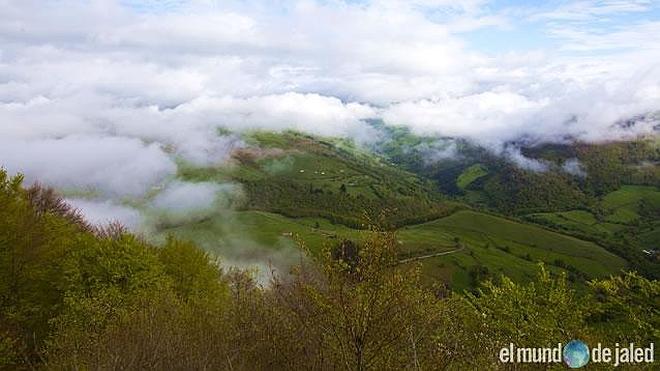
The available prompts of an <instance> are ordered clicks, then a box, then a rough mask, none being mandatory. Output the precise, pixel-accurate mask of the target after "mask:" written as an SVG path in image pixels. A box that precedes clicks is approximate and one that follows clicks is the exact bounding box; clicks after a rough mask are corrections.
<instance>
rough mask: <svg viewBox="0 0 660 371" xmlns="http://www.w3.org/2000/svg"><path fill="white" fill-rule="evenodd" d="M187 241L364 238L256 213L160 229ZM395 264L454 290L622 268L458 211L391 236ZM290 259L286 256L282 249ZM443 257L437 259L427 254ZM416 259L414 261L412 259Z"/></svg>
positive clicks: (284, 245)
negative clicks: (541, 266)
mask: <svg viewBox="0 0 660 371" xmlns="http://www.w3.org/2000/svg"><path fill="white" fill-rule="evenodd" d="M162 233H163V235H166V234H169V233H172V234H174V235H176V236H177V237H179V238H183V239H187V240H192V241H194V242H196V243H197V244H198V245H199V246H202V247H204V248H205V249H206V250H208V251H211V252H213V253H215V254H218V255H223V254H224V255H226V254H227V252H228V251H229V250H227V249H231V248H232V247H233V246H235V245H241V246H244V247H245V251H249V247H251V246H255V247H266V248H272V249H277V250H285V249H292V248H295V247H296V243H297V242H298V241H302V242H303V243H304V244H305V246H306V247H307V248H309V250H310V251H312V253H316V252H318V251H320V250H321V248H323V247H324V246H326V247H332V246H335V245H337V244H338V243H339V242H340V241H342V240H344V239H349V240H353V241H357V242H360V241H362V240H363V239H364V237H365V236H367V235H368V233H366V232H364V231H359V230H355V229H351V228H348V227H345V226H343V225H336V224H332V223H330V222H328V221H327V220H324V219H321V218H297V219H292V218H287V217H284V216H282V215H278V214H272V213H267V212H260V211H244V212H237V213H235V214H234V215H233V216H230V217H228V216H226V215H225V216H218V217H217V218H212V219H208V220H205V221H202V222H199V223H195V224H188V225H185V226H180V227H176V228H171V229H166V230H163V231H162ZM397 251H398V256H399V260H401V261H405V260H406V259H412V260H414V261H415V262H419V263H421V264H422V267H423V271H424V273H425V276H426V278H427V282H429V283H433V282H438V281H439V282H444V283H446V284H448V285H449V286H450V287H452V288H454V289H456V290H462V289H466V288H470V287H474V286H475V285H476V284H477V283H478V281H480V280H483V279H486V278H489V277H493V278H494V277H496V276H498V275H500V274H506V275H507V276H510V277H512V278H514V279H516V280H519V281H527V280H529V279H532V278H533V277H535V275H536V273H537V271H538V263H539V262H544V263H546V264H547V265H548V266H549V267H550V269H551V270H553V271H556V272H559V271H562V270H563V271H567V272H568V274H569V277H570V278H571V279H572V280H576V281H579V282H581V281H584V280H585V279H591V278H597V277H604V276H607V275H609V274H616V273H618V272H620V271H621V270H622V269H624V268H625V267H626V262H625V261H624V260H623V259H622V258H620V257H618V256H616V255H614V254H612V253H610V252H608V251H606V250H604V249H603V248H602V247H600V246H597V245H596V244H594V243H591V242H586V241H582V240H579V239H576V238H573V237H568V236H565V235H561V234H559V233H555V232H551V231H547V230H545V229H542V228H539V227H536V226H532V225H526V224H522V223H518V222H514V221H511V220H508V219H504V218H500V217H496V216H491V215H488V214H483V213H479V212H475V211H459V212H457V213H455V214H452V215H451V216H448V217H445V218H441V219H438V220H434V221H432V222H428V223H424V224H419V225H413V226H407V227H403V228H401V229H399V230H397ZM289 253H290V251H289ZM438 253H447V254H446V255H442V256H436V257H434V256H429V255H434V254H438ZM419 257H421V258H422V259H419V260H417V259H414V258H419Z"/></svg>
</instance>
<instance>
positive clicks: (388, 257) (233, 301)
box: [0, 171, 660, 370]
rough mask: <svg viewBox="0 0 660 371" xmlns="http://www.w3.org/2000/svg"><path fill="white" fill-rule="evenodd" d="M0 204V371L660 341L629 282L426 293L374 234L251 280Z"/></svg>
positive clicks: (350, 359)
mask: <svg viewBox="0 0 660 371" xmlns="http://www.w3.org/2000/svg"><path fill="white" fill-rule="evenodd" d="M0 205H2V208H0V220H2V221H3V223H2V225H0V275H1V277H0V367H2V368H11V369H21V368H25V369H28V368H46V369H176V370H183V369H249V370H255V369H257V370H259V369H337V368H340V369H355V370H367V369H374V370H389V369H406V368H409V369H447V368H449V369H497V368H500V367H501V365H500V364H498V363H497V354H498V351H499V349H500V348H501V347H502V346H505V345H508V343H510V342H513V343H514V344H529V345H535V346H553V345H554V344H556V343H557V342H564V343H565V342H567V341H569V340H570V339H574V338H580V339H583V340H585V341H586V342H587V343H588V344H594V343H596V342H601V343H603V344H604V345H610V346H613V344H614V343H615V342H619V343H629V342H635V343H638V344H643V345H646V344H648V342H651V341H657V340H658V337H659V336H660V330H659V329H660V303H659V300H660V283H659V282H658V281H651V280H648V279H645V278H643V277H641V276H639V275H637V274H634V273H626V274H623V275H620V276H613V277H611V278H608V279H602V280H596V281H591V282H590V283H589V285H588V288H587V290H586V291H585V292H581V293H580V294H578V293H576V292H575V291H574V290H573V289H572V288H571V287H570V286H569V285H568V284H567V281H566V277H565V276H564V275H561V274H559V275H556V274H553V273H552V272H551V271H549V270H546V269H545V268H543V267H541V268H539V274H538V277H537V279H536V280H534V281H533V282H530V283H527V284H518V283H515V282H513V281H512V280H510V279H508V278H506V277H503V276H497V277H494V279H493V280H492V281H489V282H487V283H485V284H484V285H483V286H482V287H481V288H480V289H479V290H478V291H476V292H474V293H469V294H457V293H451V292H448V291H446V290H443V289H442V288H437V289H431V288H428V287H427V286H425V285H420V284H419V280H420V270H419V266H417V265H415V264H408V265H400V264H397V262H398V260H397V259H398V257H397V246H398V243H397V237H396V236H395V235H394V234H393V233H390V232H384V231H380V230H377V229H373V230H371V231H365V232H364V233H365V234H366V237H365V238H363V239H362V242H361V243H360V244H358V245H353V244H348V243H341V244H339V245H336V246H332V247H328V248H326V249H324V250H322V252H321V253H319V254H316V255H314V256H310V258H308V259H307V260H304V261H302V262H301V263H300V264H299V265H297V266H294V267H293V268H292V270H291V274H290V275H287V276H281V277H273V279H272V282H271V283H270V284H269V285H267V286H260V285H257V284H256V283H255V282H254V280H253V279H252V278H251V276H250V274H249V272H240V271H233V270H229V271H224V270H221V269H220V268H219V267H218V264H217V262H216V261H214V259H212V258H211V256H209V255H208V254H207V253H205V252H203V251H202V250H200V249H198V248H197V247H196V246H195V245H193V244H191V243H188V242H183V241H178V240H175V239H172V238H170V239H168V240H167V241H166V243H165V244H164V245H163V246H160V247H157V246H154V245H151V244H148V243H146V242H145V241H143V240H141V239H140V238H138V237H136V236H133V235H131V234H130V233H127V232H125V231H124V230H123V229H122V228H121V227H119V226H110V227H107V228H102V229H98V228H92V227H91V226H89V225H88V224H86V223H85V221H84V220H83V219H82V218H81V217H80V216H79V215H78V214H77V213H76V212H75V211H73V210H71V209H70V208H69V207H68V206H67V205H66V204H65V203H63V202H62V200H61V199H59V198H58V197H57V196H56V195H55V194H54V193H53V192H52V191H50V190H48V189H44V188H41V187H38V186H36V187H31V188H30V189H24V188H23V187H22V186H21V178H20V177H15V178H8V177H7V175H6V173H5V172H4V171H0ZM651 367H652V365H651V366H649V368H651Z"/></svg>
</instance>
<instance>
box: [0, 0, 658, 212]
mask: <svg viewBox="0 0 660 371" xmlns="http://www.w3.org/2000/svg"><path fill="white" fill-rule="evenodd" d="M658 35H660V1H654V0H600V1H597V0H580V1H575V0H562V1H556V0H550V1H522V0H510V1H505V0H493V1H488V0H466V1H451V0H408V1H403V0H372V1H369V0H351V1H349V0H344V1H341V0H300V1H297V0H271V1H265V0H263V1H254V0H241V1H238V0H237V1H234V0H225V1H211V0H199V1H182V0H163V1H156V0H140V1H138V0H75V1H74V0H39V1H36V0H20V1H19V0H14V1H11V0H0V166H3V167H5V168H7V169H8V170H9V171H10V172H12V173H16V172H22V173H24V174H25V176H26V179H27V180H28V182H32V181H36V180H39V181H41V182H44V183H46V184H48V185H53V186H55V187H56V188H58V189H60V190H63V191H65V192H66V193H67V194H74V195H75V198H74V202H78V205H81V207H83V209H86V210H87V211H88V215H90V216H93V217H94V218H95V220H96V219H98V220H105V219H107V218H106V214H108V215H125V216H126V220H127V223H128V224H132V225H135V224H137V223H139V222H138V221H136V220H138V218H136V214H135V212H134V210H133V209H131V208H130V207H128V206H126V205H127V203H129V202H127V201H126V200H136V199H144V198H146V197H148V196H149V195H151V194H154V192H156V193H157V191H158V190H163V191H162V192H166V191H167V190H168V189H170V188H168V187H179V188H180V187H183V188H184V189H185V187H188V186H191V185H187V184H178V183H174V182H175V180H174V176H175V173H176V167H177V165H176V164H177V161H179V160H184V161H187V162H189V163H193V164H195V165H199V166H224V165H223V164H227V162H228V159H229V157H230V153H231V151H232V150H233V149H235V148H238V147H241V146H244V145H245V143H242V142H241V140H240V138H238V137H236V136H228V137H227V136H224V137H220V136H218V135H217V132H218V128H219V127H222V128H228V129H230V130H232V131H234V132H239V133H240V132H242V131H245V130H250V129H255V128H260V129H269V130H283V129H296V130H301V131H307V132H311V133H314V134H319V135H332V136H343V137H350V138H353V139H355V140H356V142H358V143H361V142H365V141H366V142H368V141H369V140H370V139H371V138H373V133H372V132H370V129H369V128H368V127H367V125H365V124H364V120H365V119H381V120H383V121H384V122H385V123H387V124H391V125H404V126H408V127H409V128H411V129H412V130H413V131H414V132H416V133H419V134H423V135H436V136H454V137H465V138H468V139H471V140H474V141H476V142H479V143H482V144H484V145H487V146H489V148H493V150H494V151H498V148H499V150H500V151H502V153H505V154H506V153H518V152H515V150H514V151H513V152H512V151H511V150H510V149H506V150H504V149H503V148H504V143H507V142H508V141H511V140H515V139H517V138H519V137H521V136H525V137H526V138H533V139H534V140H537V141H561V140H566V138H576V139H580V140H585V141H603V140H612V139H622V138H627V137H632V136H636V135H640V134H645V133H651V132H653V130H654V126H656V125H657V124H658V123H657V119H653V118H649V117H652V116H648V115H647V114H649V113H650V112H656V111H658V110H660V36H658ZM644 115H647V116H644ZM656 117H657V116H656ZM630 118H637V119H636V123H635V125H633V126H632V127H628V128H624V127H621V126H616V125H613V124H615V123H616V122H618V121H620V120H626V119H630ZM204 187H205V188H204V192H202V194H211V195H213V194H216V193H215V192H216V191H213V187H210V186H208V185H205V186H204ZM172 192H174V191H172ZM173 194H175V195H178V194H180V193H177V192H174V193H173ZM211 197H212V196H211ZM156 198H157V197H156ZM194 201H195V202H199V200H194ZM150 202H151V204H150V206H149V207H150V208H152V209H153V210H160V209H161V208H162V205H161V204H158V202H159V201H158V200H156V199H153V200H151V201H150ZM191 202H192V201H191ZM195 202H192V204H195ZM165 204H169V203H165ZM122 208H123V209H122Z"/></svg>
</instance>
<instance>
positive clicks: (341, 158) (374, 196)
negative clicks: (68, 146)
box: [179, 132, 460, 228]
mask: <svg viewBox="0 0 660 371" xmlns="http://www.w3.org/2000/svg"><path fill="white" fill-rule="evenodd" d="M246 140H247V141H248V142H249V143H250V145H251V146H250V147H248V148H245V149H240V150H238V151H236V152H235V153H234V154H233V157H234V159H235V160H236V161H237V163H238V164H237V166H234V167H232V168H229V169H226V168H221V169H220V168H217V169H216V168H194V167H190V166H182V167H181V168H180V174H179V176H180V177H182V178H183V179H186V180H193V181H204V180H214V179H216V180H217V179H231V180H233V181H236V182H240V183H241V184H242V185H243V189H244V191H245V193H246V204H245V206H244V207H245V208H246V209H251V210H262V211H270V212H276V213H279V214H282V215H286V216H290V217H319V216H320V217H323V218H326V219H329V220H332V221H334V222H337V223H341V224H344V225H347V226H351V227H354V228H363V227H365V224H367V223H368V221H369V219H371V220H372V221H373V222H376V221H377V219H379V218H380V216H381V213H382V216H383V217H384V220H379V222H384V223H386V224H388V225H390V226H395V227H396V226H402V225H407V224H415V223H420V222H423V221H427V220H432V219H436V218H438V217H441V216H445V215H448V214H449V213H451V212H452V211H453V210H454V209H455V208H456V207H460V205H458V204H457V203H455V202H449V201H448V200H447V199H446V198H444V197H443V196H442V194H441V193H440V192H438V191H437V190H436V189H435V187H434V186H433V184H432V183H431V182H429V181H426V180H422V179H421V178H419V177H418V176H416V175H414V174H412V173H410V172H407V171H405V170H402V169H400V168H397V167H396V166H392V165H391V164H389V163H387V162H385V161H382V160H381V159H380V158H379V157H376V156H374V155H373V154H369V153H366V152H361V151H360V150H358V149H357V148H355V147H353V146H351V145H350V144H348V143H345V142H341V141H330V140H323V139H319V138H314V137H311V136H307V135H303V134H298V133H293V132H287V133H282V134H275V133H267V132H256V133H252V134H251V135H249V136H248V137H247V138H246Z"/></svg>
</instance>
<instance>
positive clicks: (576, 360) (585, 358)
mask: <svg viewBox="0 0 660 371" xmlns="http://www.w3.org/2000/svg"><path fill="white" fill-rule="evenodd" d="M564 362H565V363H566V365H567V366H568V367H570V368H580V367H583V366H585V365H586V364H587V363H589V347H588V346H587V344H585V343H584V342H582V341H580V340H571V341H570V342H569V343H568V344H566V345H564Z"/></svg>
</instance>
